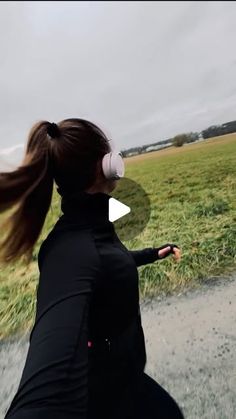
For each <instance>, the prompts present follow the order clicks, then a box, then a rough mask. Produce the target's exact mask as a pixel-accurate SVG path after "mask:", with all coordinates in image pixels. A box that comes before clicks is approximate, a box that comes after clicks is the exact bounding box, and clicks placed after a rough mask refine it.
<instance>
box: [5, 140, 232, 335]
mask: <svg viewBox="0 0 236 419" xmlns="http://www.w3.org/2000/svg"><path fill="white" fill-rule="evenodd" d="M235 162H236V135H227V136H224V137H217V138H214V139H210V140H207V141H204V142H201V143H195V144H190V145H187V146H184V147H181V148H178V149H177V148H169V149H165V150H161V151H156V152H152V153H148V154H145V155H140V156H136V157H131V158H128V159H126V176H127V177H129V178H130V179H132V180H134V181H136V182H138V183H139V184H141V185H142V187H143V188H144V189H145V190H146V192H147V193H148V196H149V198H150V201H151V217H150V220H149V222H148V224H147V226H146V228H145V230H144V231H143V232H142V233H141V234H140V235H139V236H138V237H137V238H135V239H133V240H131V241H127V242H125V245H126V246H127V247H128V248H130V249H132V248H134V249H138V248H143V247H147V246H160V245H162V244H164V243H166V242H174V243H177V244H178V245H179V246H180V247H181V249H182V260H181V262H180V263H178V264H177V263H174V261H173V259H172V258H167V259H164V260H162V261H158V262H156V263H154V264H149V265H146V266H144V267H140V268H139V272H140V294H141V298H142V297H146V296H156V295H165V294H171V293H174V292H181V290H183V289H185V288H186V287H195V286H199V284H200V283H201V281H203V280H204V279H207V278H209V277H212V280H214V279H213V277H214V276H217V275H220V274H222V273H226V272H230V271H232V270H235V266H236V250H235V249H236V246H235V243H236V164H235ZM137 204H138V197H134V205H137ZM59 215H60V200H59V195H57V193H56V191H55V193H54V198H53V202H52V206H51V208H50V210H49V213H48V215H47V219H46V222H45V225H44V228H43V231H42V234H41V236H40V238H39V240H38V242H37V245H36V246H35V250H34V260H33V261H32V263H31V265H30V266H29V267H27V268H26V267H24V266H23V265H22V264H21V263H20V262H18V263H16V264H14V265H11V266H8V267H7V268H4V269H1V270H0V337H1V338H3V337H6V336H8V335H9V334H12V333H15V332H21V331H23V330H26V329H28V328H29V327H31V326H32V322H33V320H34V314H35V304H36V297H35V290H36V286H37V283H38V267H37V254H38V249H39V246H40V244H41V242H42V240H43V239H44V238H45V237H46V235H47V234H48V231H49V230H50V229H51V228H52V227H53V225H54V223H55V221H56V219H57V218H58V216H59ZM2 216H3V215H2Z"/></svg>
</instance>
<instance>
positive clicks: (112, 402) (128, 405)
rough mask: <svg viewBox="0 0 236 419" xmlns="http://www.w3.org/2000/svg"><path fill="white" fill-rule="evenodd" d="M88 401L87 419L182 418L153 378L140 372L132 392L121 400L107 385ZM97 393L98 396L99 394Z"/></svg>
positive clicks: (173, 403) (176, 405)
mask: <svg viewBox="0 0 236 419" xmlns="http://www.w3.org/2000/svg"><path fill="white" fill-rule="evenodd" d="M102 387H103V389H104V393H103V391H101V393H97V395H96V397H95V398H94V399H93V400H91V403H90V405H89V406H90V408H89V409H90V410H89V414H88V419H100V418H103V419H184V416H183V413H182V412H181V410H180V408H179V406H178V404H177V403H176V402H175V400H174V399H173V398H172V397H171V396H170V395H169V393H167V391H166V390H164V389H163V388H162V387H161V386H160V385H159V384H158V383H157V382H156V381H155V380H154V379H153V378H151V377H150V376H149V375H147V374H146V373H144V372H143V373H142V374H141V375H140V377H139V379H138V380H137V381H136V383H135V386H134V387H135V390H134V391H133V392H132V394H130V390H128V391H127V397H126V399H125V400H123V401H121V400H120V399H119V396H118V394H119V389H118V388H117V391H116V395H114V392H113V393H112V391H110V392H109V388H108V386H106V385H105V383H104V386H102ZM105 388H106V390H105ZM98 394H99V395H98Z"/></svg>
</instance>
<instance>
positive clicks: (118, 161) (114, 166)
mask: <svg viewBox="0 0 236 419" xmlns="http://www.w3.org/2000/svg"><path fill="white" fill-rule="evenodd" d="M102 170H103V173H104V176H105V178H106V179H120V178H121V177H123V176H124V173H125V165H124V161H123V158H122V154H121V153H120V152H114V151H111V152H110V153H107V154H105V156H103V159H102Z"/></svg>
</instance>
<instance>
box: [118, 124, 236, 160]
mask: <svg viewBox="0 0 236 419" xmlns="http://www.w3.org/2000/svg"><path fill="white" fill-rule="evenodd" d="M234 132H236V121H230V122H226V123H224V124H221V125H211V126H210V127H208V128H207V129H205V130H203V131H201V132H188V133H183V134H178V135H176V136H175V137H173V138H168V139H167V140H162V141H158V142H155V143H151V144H145V145H143V146H139V147H132V148H129V149H126V150H121V152H122V154H123V156H124V157H127V156H130V155H136V154H142V153H146V150H147V149H148V147H155V146H163V147H162V148H165V147H168V146H169V145H174V146H175V147H181V146H183V145H184V144H188V143H193V142H195V141H198V140H199V139H207V138H211V137H217V136H219V135H225V134H232V133H234Z"/></svg>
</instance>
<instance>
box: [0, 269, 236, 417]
mask: <svg viewBox="0 0 236 419" xmlns="http://www.w3.org/2000/svg"><path fill="white" fill-rule="evenodd" d="M208 282H209V285H208V284H206V285H204V286H203V287H201V289H199V290H195V291H191V292H187V293H186V294H185V295H181V296H174V297H169V298H167V299H165V300H162V301H158V300H155V301H152V302H150V301H149V302H143V303H142V304H141V311H142V324H143V328H144V333H145V340H146V350H147V359H148V362H147V365H146V372H147V373H148V374H150V375H151V376H152V377H153V378H154V379H155V380H156V381H158V382H159V383H160V384H161V385H162V386H163V387H164V388H165V389H167V390H168V391H169V392H170V394H171V395H172V396H173V397H174V398H175V399H176V400H177V401H178V403H179V405H180V406H181V407H182V409H183V412H184V413H185V417H186V419H200V418H201V419H236V275H235V276H234V277H231V278H225V279H224V278H221V279H220V280H216V279H215V280H213V279H211V281H208ZM27 350H28V334H27V335H25V336H23V337H21V338H20V339H17V341H15V339H11V340H8V341H6V342H2V343H1V344H0V352H1V354H0V355H1V356H0V371H1V387H0V419H2V418H3V417H4V412H5V411H6V408H7V407H8V405H9V403H10V401H11V399H12V397H13V395H14V392H15V391H16V388H17V385H18V382H19V380H20V375H21V372H22V369H23V366H24V361H25V357H26V353H27Z"/></svg>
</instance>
